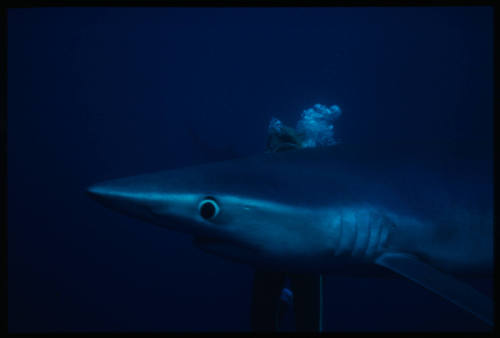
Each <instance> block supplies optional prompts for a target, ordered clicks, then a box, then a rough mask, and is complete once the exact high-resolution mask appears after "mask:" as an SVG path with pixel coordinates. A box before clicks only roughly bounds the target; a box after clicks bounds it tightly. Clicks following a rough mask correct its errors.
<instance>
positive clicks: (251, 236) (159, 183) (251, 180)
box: [87, 154, 338, 267]
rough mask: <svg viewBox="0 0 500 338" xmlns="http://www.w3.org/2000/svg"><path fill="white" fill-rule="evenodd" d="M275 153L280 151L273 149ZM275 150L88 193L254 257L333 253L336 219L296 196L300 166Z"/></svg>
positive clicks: (236, 254)
mask: <svg viewBox="0 0 500 338" xmlns="http://www.w3.org/2000/svg"><path fill="white" fill-rule="evenodd" d="M275 155H277V154H275ZM275 155H271V154H262V155H259V156H256V157H251V158H246V159H237V160H231V161H224V162H216V163H211V164H205V165H200V166H194V167H188V168H183V169H176V170H169V171H163V172H158V173H152V174H147V175H139V176H132V177H126V178H121V179H115V180H110V181H105V182H102V183H99V184H96V185H93V186H91V187H89V188H88V190H87V191H88V193H89V194H90V195H91V197H93V198H94V199H96V200H97V201H99V202H100V203H102V204H103V205H104V206H106V207H109V208H111V209H113V210H115V211H119V212H122V213H125V214H127V215H129V216H133V217H136V218H139V219H141V220H144V221H147V222H150V223H154V224H156V225H159V226H162V227H166V228H168V229H171V230H175V231H180V232H184V233H188V234H190V235H192V236H193V238H194V243H195V245H197V246H198V247H200V248H201V249H203V250H205V251H208V252H211V253H215V254H219V255H222V256H225V257H227V258H233V259H235V260H237V261H243V262H246V263H250V264H252V265H271V266H280V267H286V266H287V265H290V263H291V262H293V265H297V264H299V265H300V262H302V263H303V265H305V266H309V265H310V262H309V261H311V262H312V261H315V262H317V261H318V255H325V254H332V253H333V252H330V251H329V249H330V248H331V247H332V246H333V245H334V242H335V241H336V240H337V237H336V236H337V235H338V234H337V233H336V231H335V227H325V226H323V225H324V224H322V222H323V221H322V220H323V219H324V217H322V216H323V213H322V212H321V211H320V210H319V209H317V208H316V209H311V208H310V207H308V206H306V205H304V204H303V203H302V204H301V203H298V201H302V202H304V201H307V199H308V197H307V196H305V195H304V192H303V191H301V190H302V189H301V185H300V184H294V181H297V180H300V179H301V178H300V176H301V175H303V174H302V173H297V176H294V175H291V174H290V173H288V174H285V173H284V172H283V171H282V170H281V169H280V165H279V164H278V163H280V161H279V159H278V161H277V159H276V156H275Z"/></svg>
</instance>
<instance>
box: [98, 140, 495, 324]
mask: <svg viewBox="0 0 500 338" xmlns="http://www.w3.org/2000/svg"><path fill="white" fill-rule="evenodd" d="M492 172H493V168H492V159H491V154H490V155H489V156H488V155H485V154H484V152H478V151H476V150H475V149H473V148H472V147H469V146H467V145H453V144H448V143H446V144H438V143H436V144H429V145H423V144H418V145H417V144H404V143H401V144H389V143H387V144H381V143H379V144H370V145H366V144H365V145H351V146H349V145H337V146H333V147H325V148H317V149H303V150H298V151H290V152H283V153H265V154H259V155H255V156H251V157H248V158H241V159H236V160H230V161H222V162H215V163H209V164H204V165H200V166H194V167H188V168H182V169H175V170H168V171H164V172H158V173H153V174H147V175H140V176H133V177H128V178H122V179H117V180H111V181H107V182H103V183H100V184H97V185H94V186H92V187H90V188H89V189H88V191H89V193H90V194H91V195H92V196H93V197H94V198H96V199H98V200H99V201H100V202H102V203H103V204H104V205H106V206H108V207H110V208H113V209H115V210H118V211H121V212H124V213H126V214H128V215H131V216H134V217H138V218H141V219H143V220H146V221H149V222H152V223H155V224H157V225H160V226H164V227H166V228H169V229H172V230H176V231H182V232H186V233H189V234H191V235H193V236H194V238H195V244H196V245H197V246H199V247H200V248H202V249H204V250H206V251H208V252H212V253H215V254H218V255H222V256H224V257H228V258H231V259H235V260H238V261H240V262H244V263H247V264H251V265H254V266H258V267H259V266H263V267H272V268H275V269H276V268H277V269H282V270H284V271H315V272H324V273H326V272H332V273H335V272H341V271H352V270H356V269H365V268H366V267H369V266H378V267H380V266H382V267H383V268H387V269H389V270H392V271H394V272H396V273H398V274H400V275H403V276H405V277H407V278H409V279H411V280H413V281H415V282H417V283H419V284H420V285H422V286H424V287H426V288H428V289H429V290H431V291H434V292H436V293H437V294H439V295H441V296H443V297H445V298H447V299H448V300H450V301H452V302H454V303H455V304H457V305H459V306H461V307H462V308H464V309H466V310H468V311H470V312H471V313H473V314H474V315H476V316H477V317H479V318H480V319H482V320H484V321H486V322H488V323H489V324H491V325H492V322H493V305H492V302H491V300H490V299H489V298H487V297H485V296H483V295H482V294H480V293H478V292H477V291H475V290H474V289H472V288H471V287H469V286H468V285H466V284H464V283H462V282H460V281H458V280H456V279H455V278H454V277H452V276H453V275H455V276H458V275H467V276H471V275H481V276H488V275H491V274H492V270H493V184H492V176H493V174H492ZM366 271H370V270H369V269H367V270H366ZM375 271H376V270H375Z"/></svg>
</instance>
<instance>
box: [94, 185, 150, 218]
mask: <svg viewBox="0 0 500 338" xmlns="http://www.w3.org/2000/svg"><path fill="white" fill-rule="evenodd" d="M87 194H88V195H89V196H90V197H91V198H92V199H94V200H96V201H97V202H99V203H100V204H102V205H103V206H105V207H107V208H110V209H112V210H115V211H118V212H121V213H125V214H127V215H130V216H135V217H139V218H145V219H150V218H151V217H152V213H151V207H152V205H153V203H154V202H155V200H156V199H155V196H154V194H152V193H151V192H148V191H147V190H146V189H137V187H135V188H134V187H130V186H129V185H122V184H120V182H116V181H110V182H103V183H99V184H94V185H91V186H90V187H88V188H87Z"/></svg>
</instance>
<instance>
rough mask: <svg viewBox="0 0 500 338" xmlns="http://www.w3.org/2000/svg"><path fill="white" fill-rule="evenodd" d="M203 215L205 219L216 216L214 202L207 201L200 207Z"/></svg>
mask: <svg viewBox="0 0 500 338" xmlns="http://www.w3.org/2000/svg"><path fill="white" fill-rule="evenodd" d="M200 213H201V217H203V218H204V219H211V218H212V217H214V216H215V213H216V209H215V205H214V202H211V201H210V202H205V203H203V205H202V206H201V208H200Z"/></svg>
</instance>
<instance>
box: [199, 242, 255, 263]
mask: <svg viewBox="0 0 500 338" xmlns="http://www.w3.org/2000/svg"><path fill="white" fill-rule="evenodd" d="M193 244H194V245H195V246H196V247H198V248H199V249H201V250H203V251H205V252H207V253H211V254H215V255H218V256H222V257H225V258H229V259H231V260H234V261H237V262H239V263H250V264H251V261H252V257H255V256H256V254H257V250H256V249H255V248H251V247H249V246H248V245H244V244H241V243H235V242H234V241H232V240H229V239H224V238H214V237H202V236H196V237H194V238H193Z"/></svg>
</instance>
